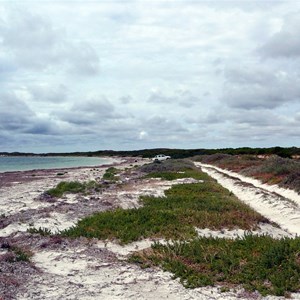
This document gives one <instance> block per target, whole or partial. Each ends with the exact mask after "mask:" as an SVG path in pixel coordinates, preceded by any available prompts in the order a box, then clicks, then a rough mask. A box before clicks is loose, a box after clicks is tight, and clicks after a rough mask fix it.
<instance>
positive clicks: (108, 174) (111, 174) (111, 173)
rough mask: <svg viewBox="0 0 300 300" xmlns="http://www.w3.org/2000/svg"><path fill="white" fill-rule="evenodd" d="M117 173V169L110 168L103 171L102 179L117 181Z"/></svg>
mask: <svg viewBox="0 0 300 300" xmlns="http://www.w3.org/2000/svg"><path fill="white" fill-rule="evenodd" d="M118 172H119V170H118V169H116V168H114V167H110V168H108V169H107V170H106V171H105V173H104V174H103V177H102V179H103V180H108V181H117V180H118V179H119V176H117V174H118Z"/></svg>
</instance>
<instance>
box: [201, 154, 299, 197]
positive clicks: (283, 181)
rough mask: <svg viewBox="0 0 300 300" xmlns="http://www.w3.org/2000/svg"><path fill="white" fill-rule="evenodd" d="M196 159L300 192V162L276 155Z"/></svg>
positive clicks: (217, 155)
mask: <svg viewBox="0 0 300 300" xmlns="http://www.w3.org/2000/svg"><path fill="white" fill-rule="evenodd" d="M195 160H196V161H201V162H203V163H207V164H213V165H216V166H218V167H221V168H226V169H229V170H232V171H235V172H240V173H241V174H243V175H246V176H252V177H255V178H257V179H259V180H261V181H262V182H264V183H268V184H278V185H280V186H282V187H284V188H288V189H293V190H295V191H296V192H298V193H300V162H299V161H298V160H295V159H290V158H283V157H279V156H276V155H273V156H270V157H265V158H260V157H257V156H254V155H239V156H237V155H228V154H214V155H204V156H197V157H195Z"/></svg>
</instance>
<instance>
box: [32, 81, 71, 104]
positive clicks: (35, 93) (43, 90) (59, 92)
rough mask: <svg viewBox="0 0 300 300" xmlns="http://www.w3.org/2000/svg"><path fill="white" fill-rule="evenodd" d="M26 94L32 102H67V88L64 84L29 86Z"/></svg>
mask: <svg viewBox="0 0 300 300" xmlns="http://www.w3.org/2000/svg"><path fill="white" fill-rule="evenodd" d="M28 92H29V93H30V94H31V95H32V100H33V101H42V102H51V103H62V102H65V101H66V100H67V97H68V88H67V86H66V85H64V84H59V85H50V84H48V83H42V84H36V85H31V86H29V87H28Z"/></svg>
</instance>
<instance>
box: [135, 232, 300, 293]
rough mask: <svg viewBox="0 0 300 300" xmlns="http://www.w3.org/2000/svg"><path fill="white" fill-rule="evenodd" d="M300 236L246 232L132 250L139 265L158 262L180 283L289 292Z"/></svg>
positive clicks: (299, 268)
mask: <svg viewBox="0 0 300 300" xmlns="http://www.w3.org/2000/svg"><path fill="white" fill-rule="evenodd" d="M299 249H300V238H296V239H290V238H285V239H281V240H275V239H272V238H271V237H269V236H261V237H258V236H253V235H246V236H245V237H243V238H239V239H236V240H229V239H221V238H214V239H213V238H204V237H203V238H198V239H194V240H192V241H189V242H173V243H169V244H167V245H162V244H160V243H155V244H154V245H153V246H152V249H151V251H149V250H145V251H142V252H139V253H136V254H134V255H133V256H132V257H131V258H130V261H132V262H135V263H138V264H140V265H141V266H143V267H147V266H150V265H159V266H161V267H162V268H163V269H164V270H167V271H170V272H172V273H173V274H174V277H175V278H180V280H181V282H182V283H183V285H184V286H186V287H188V288H195V287H201V286H207V285H215V284H217V285H221V286H223V287H234V286H239V285H242V286H243V287H244V288H246V289H247V290H250V291H255V290H257V291H259V292H260V293H261V294H262V295H267V294H273V295H277V296H283V295H285V296H288V295H289V293H290V292H296V291H298V290H299V288H300V262H299Z"/></svg>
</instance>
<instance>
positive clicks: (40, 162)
mask: <svg viewBox="0 0 300 300" xmlns="http://www.w3.org/2000/svg"><path fill="white" fill-rule="evenodd" d="M112 162H113V160H112V159H109V158H100V157H67V156H49V157H40V156H0V172H7V171H27V170H36V169H58V168H72V167H83V166H100V165H105V164H110V163H112Z"/></svg>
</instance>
